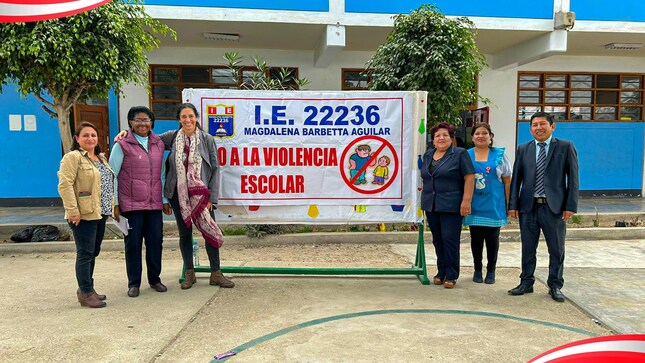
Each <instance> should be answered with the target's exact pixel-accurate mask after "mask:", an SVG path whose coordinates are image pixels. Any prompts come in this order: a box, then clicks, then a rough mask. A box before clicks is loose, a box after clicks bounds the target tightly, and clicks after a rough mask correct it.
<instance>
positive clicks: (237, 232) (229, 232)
mask: <svg viewBox="0 0 645 363" xmlns="http://www.w3.org/2000/svg"><path fill="white" fill-rule="evenodd" d="M222 234H223V235H225V236H244V235H245V234H246V228H244V227H239V226H234V227H224V228H222Z"/></svg>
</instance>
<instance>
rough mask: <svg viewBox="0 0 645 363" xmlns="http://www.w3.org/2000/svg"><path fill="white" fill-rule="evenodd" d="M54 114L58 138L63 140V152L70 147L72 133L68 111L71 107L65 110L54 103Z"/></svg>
mask: <svg viewBox="0 0 645 363" xmlns="http://www.w3.org/2000/svg"><path fill="white" fill-rule="evenodd" d="M55 106H56V107H55V108H56V114H57V115H58V131H59V132H60V140H61V141H62V142H63V152H64V153H66V152H68V151H69V150H70V149H71V147H72V134H71V133H70V131H69V130H70V125H69V113H70V112H71V109H68V111H65V107H64V106H63V105H60V104H56V105H55Z"/></svg>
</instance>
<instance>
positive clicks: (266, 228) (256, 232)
mask: <svg viewBox="0 0 645 363" xmlns="http://www.w3.org/2000/svg"><path fill="white" fill-rule="evenodd" d="M245 227H246V235H247V236H249V237H251V238H264V237H266V236H267V235H270V234H275V235H278V234H283V233H284V226H282V225H280V224H247V225H246V226H245Z"/></svg>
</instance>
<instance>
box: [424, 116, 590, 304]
mask: <svg viewBox="0 0 645 363" xmlns="http://www.w3.org/2000/svg"><path fill="white" fill-rule="evenodd" d="M530 128H531V134H532V135H533V138H534V140H531V141H529V142H527V143H524V144H522V145H520V146H519V147H518V149H517V152H516V154H515V163H514V165H513V167H512V168H511V164H510V160H509V158H508V156H507V155H506V153H505V149H504V148H500V147H494V146H493V137H494V134H493V132H492V130H491V127H490V125H488V124H486V123H478V124H475V125H474V126H473V128H472V131H471V135H472V141H473V143H474V145H475V146H474V147H473V148H471V149H469V150H465V149H463V148H461V147H456V146H454V144H455V129H454V127H453V126H451V125H449V124H447V123H439V124H437V125H436V126H434V127H433V128H432V129H431V131H430V137H431V140H432V143H433V147H431V148H429V149H428V151H427V152H426V153H425V155H424V156H423V162H422V165H421V177H422V179H423V189H422V195H421V208H422V209H423V210H424V211H425V213H426V217H427V221H428V225H429V227H430V230H431V232H432V242H433V245H434V247H435V252H436V255H437V274H436V275H435V276H434V277H433V280H432V281H433V283H434V284H435V285H443V286H444V287H445V288H449V289H451V288H454V287H455V286H456V283H457V279H458V278H459V242H460V238H461V229H462V225H464V226H468V227H469V231H470V237H471V250H472V255H473V261H474V273H473V281H474V282H477V283H482V282H484V283H487V284H493V283H495V268H496V264H497V254H498V250H499V234H500V228H501V227H502V226H504V225H506V224H508V219H507V217H509V216H510V217H512V218H519V222H520V233H521V242H522V272H521V274H520V279H521V281H520V284H519V285H518V286H517V287H515V288H512V289H510V290H509V291H508V294H509V295H514V296H517V295H523V294H526V293H532V292H533V284H534V283H535V275H534V274H535V267H536V251H537V246H538V240H539V237H540V232H542V234H543V235H544V238H545V240H546V244H547V248H548V251H549V276H548V280H547V285H548V287H549V295H550V296H551V298H552V299H553V300H555V301H558V302H563V301H564V295H563V294H562V292H561V289H562V286H563V285H564V279H563V266H564V240H565V232H566V221H567V220H569V218H571V216H573V215H574V214H575V213H576V212H577V206H578V157H577V153H576V150H575V147H574V146H573V143H572V142H570V141H567V140H562V139H558V138H555V137H553V135H552V133H553V131H554V130H555V123H554V121H553V116H551V115H549V114H547V113H544V112H538V113H535V114H534V115H533V116H532V117H531V122H530ZM484 245H485V246H486V255H487V265H486V275H485V276H484V275H483V263H482V259H483V256H482V255H483V247H484Z"/></svg>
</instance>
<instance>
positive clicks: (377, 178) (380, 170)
mask: <svg viewBox="0 0 645 363" xmlns="http://www.w3.org/2000/svg"><path fill="white" fill-rule="evenodd" d="M388 165H390V158H389V157H387V156H385V155H384V156H381V157H380V158H378V166H377V167H376V168H374V181H373V182H372V184H378V185H383V184H384V183H385V179H387V177H388V175H389V174H390V171H389V170H388V168H387V166H388Z"/></svg>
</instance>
